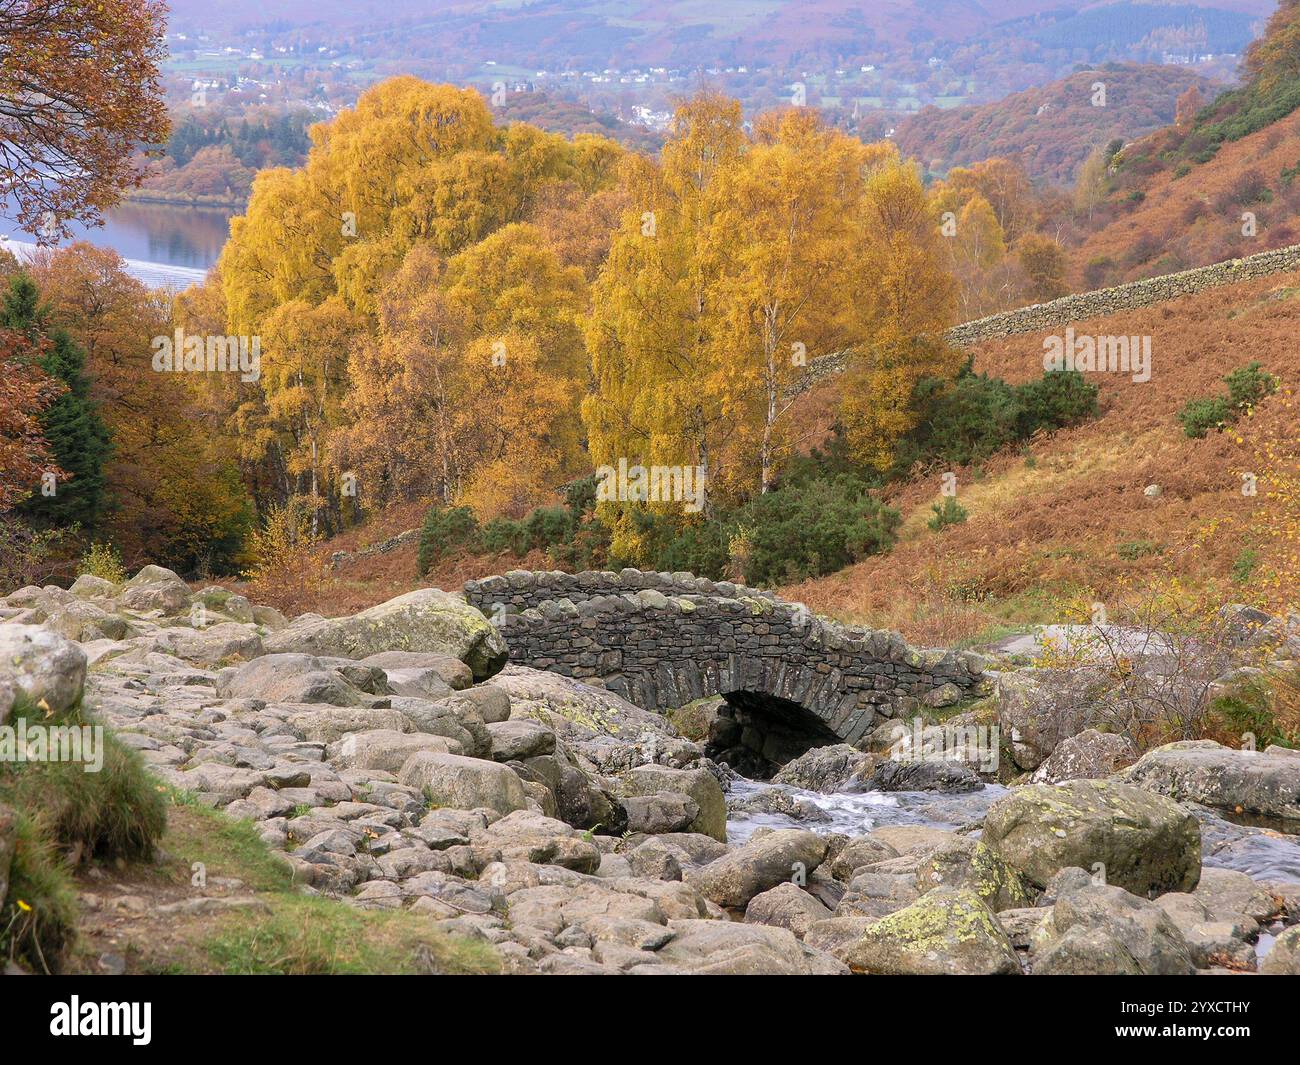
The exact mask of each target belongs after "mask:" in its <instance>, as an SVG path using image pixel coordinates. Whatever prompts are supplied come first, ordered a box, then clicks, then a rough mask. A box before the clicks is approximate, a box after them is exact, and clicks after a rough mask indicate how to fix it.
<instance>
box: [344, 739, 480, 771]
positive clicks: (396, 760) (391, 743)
mask: <svg viewBox="0 0 1300 1065" xmlns="http://www.w3.org/2000/svg"><path fill="white" fill-rule="evenodd" d="M417 751H437V752H439V753H441V754H461V753H463V752H462V749H461V746H460V744H458V743H455V742H454V741H453V740H449V739H446V738H445V737H443V736H428V735H425V734H423V733H419V732H397V731H395V730H393V729H370V730H369V731H366V732H352V733H349V734H348V735H346V736H344V737H343V738H342V739H341V740H335V741H334V742H333V743H331V744H330V745H329V748H328V751H327V753H328V756H329V760H330V762H331V764H333V765H335V766H337V767H338V768H340V769H378V770H382V771H383V772H385V773H396V772H398V771H399V770H400V769H401V768H402V766H404V765H405V764H406V762H407V759H409V758H410V757H411V755H413V754H415V753H416V752H417Z"/></svg>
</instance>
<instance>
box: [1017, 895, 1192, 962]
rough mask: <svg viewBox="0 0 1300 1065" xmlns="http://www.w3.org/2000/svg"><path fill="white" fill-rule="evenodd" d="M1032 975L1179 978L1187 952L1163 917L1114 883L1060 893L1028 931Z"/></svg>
mask: <svg viewBox="0 0 1300 1065" xmlns="http://www.w3.org/2000/svg"><path fill="white" fill-rule="evenodd" d="M1031 964H1032V970H1033V972H1035V973H1037V974H1040V975H1043V974H1049V973H1055V974H1058V975H1060V974H1099V975H1106V974H1116V975H1124V974H1132V973H1135V972H1136V973H1142V974H1145V975H1156V976H1181V975H1184V974H1187V973H1190V972H1192V971H1193V969H1194V966H1193V964H1192V956H1191V951H1190V950H1189V949H1188V946H1187V941H1186V940H1185V939H1184V937H1183V934H1182V933H1181V932H1180V931H1179V930H1178V928H1177V926H1176V925H1175V924H1174V922H1173V921H1172V920H1170V918H1169V915H1168V914H1167V913H1165V911H1164V910H1163V909H1161V908H1160V907H1159V906H1157V905H1156V904H1155V903H1153V902H1148V901H1147V900H1146V899H1140V898H1138V897H1137V896H1136V895H1133V894H1131V893H1130V892H1127V891H1125V890H1124V889H1123V888H1121V887H1117V886H1116V885H1114V884H1092V883H1090V884H1088V885H1086V886H1083V887H1079V888H1075V889H1073V890H1069V891H1066V892H1064V893H1063V894H1062V895H1061V897H1060V898H1058V899H1057V900H1056V904H1055V905H1054V906H1053V907H1052V908H1051V910H1050V911H1049V912H1048V916H1047V918H1046V919H1045V920H1044V922H1043V924H1042V925H1040V926H1039V928H1038V929H1037V930H1036V931H1035V932H1034V934H1033V937H1032V947H1031Z"/></svg>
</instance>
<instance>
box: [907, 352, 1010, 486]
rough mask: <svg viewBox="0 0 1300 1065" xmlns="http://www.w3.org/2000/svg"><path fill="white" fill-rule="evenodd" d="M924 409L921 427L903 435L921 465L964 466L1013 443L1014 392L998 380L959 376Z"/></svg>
mask: <svg viewBox="0 0 1300 1065" xmlns="http://www.w3.org/2000/svg"><path fill="white" fill-rule="evenodd" d="M922 402H923V403H924V402H925V401H924V398H923V399H922ZM925 407H926V413H925V415H924V417H923V420H922V422H921V423H920V424H919V425H918V426H917V428H916V430H914V431H913V432H912V433H911V434H909V437H910V441H911V442H912V443H913V445H920V447H918V448H917V450H918V451H920V452H921V454H919V455H917V456H916V457H918V458H921V459H922V461H925V460H927V459H933V458H938V459H942V460H943V461H944V462H946V463H948V464H949V465H952V466H965V465H967V464H969V463H970V462H973V461H974V460H975V459H980V458H987V457H988V456H989V455H992V454H993V453H994V452H995V451H997V450H999V449H1000V448H1003V447H1005V446H1006V445H1007V444H1009V443H1010V442H1011V441H1012V440H1014V439H1015V438H1016V421H1017V418H1018V416H1019V413H1020V406H1019V404H1018V403H1017V399H1016V391H1015V389H1013V388H1012V386H1011V385H1009V384H1007V383H1006V382H1005V381H1003V380H1001V379H1000V378H997V377H990V376H989V375H988V374H973V373H968V372H963V373H962V374H961V375H960V376H958V378H957V379H956V380H955V381H954V382H953V383H952V386H951V387H950V388H948V389H945V390H943V391H941V392H939V393H938V394H937V395H935V396H934V398H933V399H931V400H930V401H929V402H928V403H925Z"/></svg>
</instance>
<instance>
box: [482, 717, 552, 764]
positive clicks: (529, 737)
mask: <svg viewBox="0 0 1300 1065" xmlns="http://www.w3.org/2000/svg"><path fill="white" fill-rule="evenodd" d="M486 728H487V730H488V735H489V736H491V738H492V751H491V756H492V760H493V761H494V762H514V761H521V760H523V759H525V758H533V757H535V756H537V755H539V754H553V753H555V733H554V732H552V731H551V730H550V729H548V728H547V727H546V726H545V725H543V724H542V723H541V722H540V721H529V720H528V719H527V718H523V719H521V720H519V721H493V722H490V723H489V724H488V725H487V726H486Z"/></svg>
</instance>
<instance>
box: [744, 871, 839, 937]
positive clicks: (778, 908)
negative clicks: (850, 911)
mask: <svg viewBox="0 0 1300 1065" xmlns="http://www.w3.org/2000/svg"><path fill="white" fill-rule="evenodd" d="M830 916H831V911H830V910H829V909H828V908H827V907H826V906H824V905H823V904H822V903H821V902H819V901H818V900H817V899H816V898H814V897H813V896H812V895H810V894H809V893H808V892H806V891H804V889H803V888H801V887H799V886H798V885H797V884H791V883H789V882H786V883H784V884H777V886H776V887H774V888H769V889H768V890H767V891H763V892H760V893H759V894H757V895H755V896H754V897H753V898H752V899H750V900H749V905H748V906H746V907H745V923H746V924H765V925H770V926H771V927H774V928H788V929H789V930H790V931H791V932H793V933H794V935H795V937H796V938H797V939H803V937H804V936H805V935H806V934H807V932H808V929H809V928H811V927H812V926H813V925H814V924H815V923H816V922H818V921H825V920H827V919H828V918H829V917H830Z"/></svg>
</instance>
